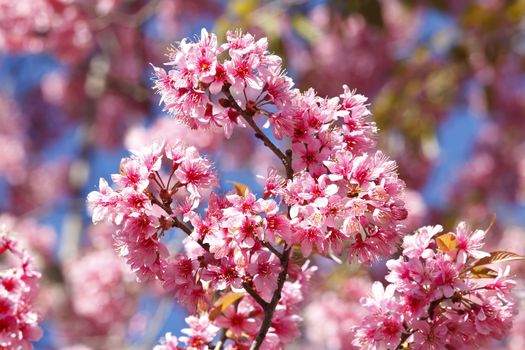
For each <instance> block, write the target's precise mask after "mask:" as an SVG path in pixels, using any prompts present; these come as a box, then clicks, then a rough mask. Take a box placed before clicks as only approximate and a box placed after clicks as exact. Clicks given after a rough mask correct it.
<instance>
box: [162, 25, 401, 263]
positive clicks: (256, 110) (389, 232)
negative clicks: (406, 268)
mask: <svg viewBox="0 0 525 350" xmlns="http://www.w3.org/2000/svg"><path fill="white" fill-rule="evenodd" d="M219 57H227V58H226V59H224V60H220V58H219ZM170 58H171V60H170V62H169V63H168V65H171V66H173V69H171V70H169V71H167V72H166V71H165V70H164V69H161V68H156V76H157V78H156V83H155V85H156V88H157V90H158V92H159V93H160V94H161V96H162V101H163V102H164V103H165V109H166V110H168V111H169V112H170V113H172V114H173V115H174V116H175V117H176V118H177V119H178V120H180V121H182V122H184V123H186V124H188V125H189V126H190V127H192V128H200V129H205V128H208V127H210V126H221V127H223V128H224V131H225V133H226V135H227V136H229V135H231V132H232V129H233V126H235V125H238V126H241V127H246V126H250V127H251V128H253V129H254V130H255V131H256V135H257V137H258V138H260V139H262V140H263V142H264V143H265V145H266V146H268V147H269V148H270V149H271V150H272V151H273V152H274V153H275V154H276V155H277V156H278V157H279V158H280V159H281V161H282V162H283V164H284V165H285V167H286V168H287V169H286V170H287V171H286V180H287V181H284V180H283V179H281V178H280V177H279V174H278V173H277V172H276V171H271V172H269V176H268V178H267V179H266V187H267V189H266V193H265V195H266V196H267V197H274V198H276V199H277V200H278V201H279V202H280V203H282V204H286V205H288V206H290V207H291V211H290V218H291V221H290V222H287V221H286V220H282V219H280V221H279V223H280V224H281V225H287V224H288V223H290V224H291V227H293V229H286V228H285V229H281V230H280V231H281V233H280V238H281V239H284V240H285V241H286V243H288V244H289V245H294V244H300V245H301V249H302V252H303V254H304V255H309V254H310V252H311V251H312V249H313V248H315V249H316V251H319V252H321V253H324V254H341V253H342V250H343V244H342V243H343V241H346V242H348V243H349V245H350V249H349V251H350V254H348V255H349V257H350V259H354V258H356V259H358V260H359V261H362V262H366V261H370V260H374V259H376V258H378V257H380V256H385V255H388V254H389V253H392V252H393V251H394V250H395V245H396V243H397V242H398V241H399V238H400V237H401V236H402V233H401V232H402V227H401V226H400V222H401V221H402V220H403V219H405V218H406V216H407V211H406V209H405V203H404V201H403V199H402V195H403V190H404V183H403V182H402V181H401V180H400V179H399V178H398V177H397V173H396V165H395V163H394V162H393V161H390V160H388V158H387V157H386V156H384V155H383V154H382V153H381V152H380V151H377V150H375V140H374V138H375V134H376V132H377V128H376V126H375V124H374V123H373V122H371V121H369V120H368V118H369V116H370V111H369V110H368V108H367V104H366V101H367V99H366V97H364V96H362V95H359V94H356V93H355V92H353V91H351V90H350V89H349V88H348V87H346V86H345V87H344V92H343V94H341V96H340V97H335V98H330V99H327V98H326V99H325V98H321V97H319V96H317V95H316V94H315V92H314V91H313V90H311V89H310V90H308V91H307V92H305V93H301V92H300V91H299V90H297V89H293V81H292V80H291V79H290V78H289V77H287V76H286V75H285V74H284V73H283V68H282V67H281V59H280V58H279V57H277V56H275V55H271V54H270V53H269V52H268V43H267V40H266V39H265V38H263V39H259V40H257V41H256V40H255V39H254V37H253V36H252V35H250V34H242V33H240V32H235V33H233V32H229V33H228V34H227V42H226V43H225V44H222V45H219V44H218V43H217V38H216V37H215V35H213V34H208V33H207V32H206V30H203V31H202V33H201V38H200V40H199V41H198V42H189V41H187V40H183V41H182V42H181V43H180V44H179V45H178V47H177V48H175V49H174V50H173V52H172V53H171V56H170ZM255 117H260V118H261V119H264V120H263V121H264V124H265V127H271V131H272V133H273V135H274V137H275V138H276V139H279V140H283V141H285V140H286V141H288V142H289V143H290V145H291V149H290V150H289V152H288V153H284V152H282V151H280V150H279V149H278V148H277V147H276V146H275V145H274V144H273V143H272V142H271V141H270V140H269V139H268V138H267V137H266V136H265V135H264V134H263V133H262V130H261V129H260V128H259V126H258V125H257V123H256V122H255V119H254V118H255ZM294 174H295V175H294Z"/></svg>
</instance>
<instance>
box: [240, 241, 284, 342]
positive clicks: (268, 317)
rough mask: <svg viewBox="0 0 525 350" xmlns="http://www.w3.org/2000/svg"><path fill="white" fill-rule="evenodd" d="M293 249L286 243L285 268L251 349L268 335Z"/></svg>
mask: <svg viewBox="0 0 525 350" xmlns="http://www.w3.org/2000/svg"><path fill="white" fill-rule="evenodd" d="M291 251H292V248H291V247H290V248H288V247H287V246H286V245H285V246H284V249H283V254H282V258H281V265H282V267H283V269H282V270H281V272H280V273H279V277H278V279H277V288H276V289H275V292H274V293H273V296H272V300H271V301H270V303H268V305H267V306H266V307H263V309H264V319H263V322H262V324H261V328H260V329H259V333H258V334H257V337H256V338H255V341H254V342H253V343H252V346H251V347H250V350H259V349H260V347H261V345H262V343H263V341H264V338H265V337H266V333H268V330H269V329H270V326H271V324H272V317H273V313H274V311H275V308H276V307H277V304H278V303H279V300H281V293H282V290H283V286H284V282H285V281H286V276H287V275H288V263H289V262H290V253H291Z"/></svg>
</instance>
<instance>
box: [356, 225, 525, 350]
mask: <svg viewBox="0 0 525 350" xmlns="http://www.w3.org/2000/svg"><path fill="white" fill-rule="evenodd" d="M442 230H443V228H442V227H441V226H439V225H437V226H426V227H422V228H420V229H419V230H418V231H416V232H415V234H413V235H411V236H405V238H404V240H403V255H402V256H400V257H399V258H398V259H396V260H389V261H388V262H387V267H388V269H389V273H388V275H387V276H386V280H387V281H388V282H390V284H388V285H387V286H386V287H383V285H382V284H381V283H380V282H375V283H374V284H373V286H372V295H371V296H370V297H367V298H363V301H362V303H363V306H364V307H365V308H366V309H367V310H368V315H367V316H366V317H365V318H364V320H363V321H362V324H361V325H360V326H358V327H356V328H355V332H356V338H355V340H354V342H353V344H354V345H355V346H358V347H359V348H361V349H398V348H402V347H403V346H406V344H408V346H409V347H410V349H444V348H451V349H464V348H478V347H481V346H483V345H484V344H486V343H487V342H489V341H490V340H492V339H501V338H503V337H504V336H505V335H506V334H507V333H508V332H509V330H510V328H511V326H512V320H513V318H514V316H515V314H516V313H517V310H516V301H515V298H514V296H513V294H512V293H511V292H512V289H513V288H514V287H515V285H516V281H515V280H513V279H512V276H510V274H509V273H510V267H509V266H507V267H506V268H499V269H498V270H497V271H496V270H494V269H492V268H491V267H490V265H491V264H495V263H498V262H502V261H508V260H515V259H522V258H523V257H521V256H519V255H517V254H514V253H510V252H505V251H496V252H492V253H487V252H485V251H483V250H482V248H483V245H484V242H483V240H484V238H485V235H486V231H483V230H475V231H472V230H471V229H469V227H468V226H467V225H466V224H465V223H463V222H462V223H460V224H459V225H458V226H457V228H456V230H455V232H449V233H442ZM487 265H489V266H487Z"/></svg>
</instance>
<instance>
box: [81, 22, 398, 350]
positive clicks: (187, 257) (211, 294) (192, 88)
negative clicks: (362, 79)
mask: <svg viewBox="0 0 525 350" xmlns="http://www.w3.org/2000/svg"><path fill="white" fill-rule="evenodd" d="M219 56H220V57H223V56H224V57H227V58H226V59H224V60H219ZM170 57H171V62H170V63H169V65H172V66H173V67H174V69H172V70H169V71H168V72H166V71H165V70H163V69H161V68H156V69H155V72H156V80H155V85H156V88H157V90H158V91H159V93H160V94H161V96H162V101H163V102H164V103H165V108H166V110H168V111H169V112H171V113H172V114H173V115H175V117H176V119H177V120H179V121H182V122H184V123H185V124H187V125H188V126H189V127H191V128H194V129H198V130H200V131H201V132H202V133H207V132H210V131H209V130H213V129H216V128H217V127H221V128H223V129H224V132H225V134H226V136H227V137H230V136H231V134H232V132H233V127H234V126H235V125H238V126H241V127H245V128H251V129H252V130H253V132H254V133H255V136H256V137H257V138H258V139H260V140H261V141H262V142H263V144H264V145H265V146H266V147H267V148H268V149H269V150H270V151H271V152H272V153H273V154H275V155H276V156H277V158H278V159H279V161H280V162H281V163H282V165H283V166H284V170H285V171H284V173H285V174H286V176H283V175H282V174H281V173H280V172H279V171H277V170H276V169H274V168H270V169H268V170H267V176H266V177H263V180H264V192H263V194H262V197H258V196H256V195H255V193H253V192H252V191H251V190H250V189H249V188H247V187H246V186H244V185H241V184H236V185H235V186H234V189H233V190H232V191H230V192H228V193H226V194H225V195H220V194H217V193H215V192H211V193H209V192H208V193H209V195H208V193H205V191H209V190H210V189H211V188H212V187H213V186H214V185H215V184H217V177H216V175H215V173H214V172H213V167H212V165H211V163H210V162H209V161H208V160H207V159H206V158H203V157H201V156H200V155H199V153H198V151H197V150H196V148H194V147H192V146H189V147H188V146H185V145H182V144H181V143H180V142H177V143H175V144H170V143H169V142H160V143H158V142H157V143H153V144H151V145H147V146H145V147H142V148H140V149H138V150H135V151H132V156H131V157H128V158H124V159H123V160H122V162H121V166H120V174H114V175H113V176H112V180H113V182H114V183H115V189H113V188H112V187H110V186H109V184H108V183H107V182H106V181H105V180H103V179H101V180H100V185H99V191H94V192H92V193H90V194H89V196H88V202H89V205H90V207H91V209H92V212H93V222H95V223H97V222H100V221H103V220H108V221H110V222H112V223H113V224H115V225H116V226H117V227H118V229H117V231H116V232H115V234H114V239H115V242H116V246H117V247H118V250H119V253H120V255H121V256H123V257H125V258H126V260H127V262H128V264H129V265H130V266H131V268H132V270H133V271H135V272H136V273H137V275H138V276H139V278H140V279H146V278H148V277H155V278H157V279H159V280H160V281H161V282H162V284H163V286H164V288H165V289H166V291H168V292H169V293H171V294H172V295H173V296H174V297H175V298H176V299H177V300H178V301H179V302H180V303H181V304H183V305H185V306H186V307H187V308H188V309H189V310H191V311H192V312H194V315H204V314H207V315H208V316H207V317H208V320H209V321H210V322H212V323H213V324H214V326H216V327H220V328H222V329H223V332H222V333H223V336H222V338H221V340H220V342H221V344H218V345H220V346H221V348H225V349H238V348H247V347H250V346H251V348H252V349H281V348H283V347H284V346H285V344H288V343H290V342H291V341H293V340H294V339H295V338H296V337H297V336H298V335H299V331H298V329H299V328H298V322H299V321H300V317H299V316H298V307H299V304H300V302H301V301H302V300H303V289H304V286H305V284H306V281H308V279H309V277H310V275H311V273H312V272H313V271H314V270H315V268H312V267H308V266H309V265H308V262H305V263H304V264H303V265H302V266H301V265H300V264H298V263H296V262H294V259H292V258H293V256H294V255H295V254H297V255H298V256H299V255H300V254H299V252H300V253H302V256H303V258H304V257H308V256H310V255H311V254H312V253H313V252H315V253H319V254H322V255H326V256H331V257H332V258H334V259H336V260H338V257H337V256H345V257H348V259H349V260H359V261H361V262H369V261H372V260H375V259H378V258H380V257H382V256H386V255H388V254H389V253H391V252H393V251H394V250H395V247H396V244H397V243H398V242H399V238H400V237H401V236H402V227H403V226H402V225H401V221H402V220H403V219H405V217H406V215H407V211H406V209H405V203H404V201H403V199H402V196H403V190H404V183H403V182H402V181H401V180H399V178H398V177H397V173H396V165H395V163H394V162H393V161H390V160H388V158H387V157H386V156H385V155H383V153H381V152H380V151H377V150H376V149H375V140H374V138H375V134H376V132H377V130H376V127H375V124H374V123H373V122H370V121H368V118H369V116H370V112H369V110H368V108H367V105H366V98H365V97H364V96H362V95H358V94H356V93H355V92H353V91H351V90H350V89H349V88H348V87H346V86H345V87H344V92H343V94H342V95H341V96H340V97H335V98H330V99H328V98H321V97H318V96H316V94H315V92H314V91H313V90H308V91H307V92H305V93H301V92H300V91H299V90H297V89H292V87H293V82H292V80H291V79H290V78H289V77H287V76H286V75H285V74H284V73H283V69H282V67H281V59H280V58H279V57H277V56H275V55H271V54H270V53H269V52H268V43H267V41H266V39H265V38H263V39H259V40H255V38H254V37H253V36H251V35H250V34H242V33H240V32H236V33H231V32H230V33H228V34H227V43H225V44H222V45H219V44H218V43H217V38H216V36H215V35H213V34H211V35H210V34H208V33H207V32H206V30H203V31H202V33H201V38H200V40H199V41H198V42H190V41H187V40H183V41H182V42H181V43H179V45H178V46H177V47H176V48H175V49H174V51H173V52H172V54H171V56H170ZM255 117H261V118H264V119H265V120H264V123H265V127H269V128H271V131H272V133H273V136H274V138H275V139H277V140H281V141H280V142H282V143H284V142H288V145H289V149H288V150H287V151H284V152H283V151H282V150H281V149H280V148H279V146H278V145H277V144H276V143H274V141H272V140H271V139H270V137H269V136H268V135H266V134H265V133H264V132H263V131H262V129H261V128H260V127H259V125H258V122H256V121H255ZM205 199H207V201H208V203H207V204H208V207H207V209H206V210H205V211H204V212H203V211H202V210H200V209H199V204H200V203H201V202H203V201H204V200H205ZM172 228H177V229H179V230H180V231H183V232H184V233H185V234H186V235H187V236H188V237H186V239H185V240H184V245H185V251H183V252H177V253H173V254H172V253H171V252H169V251H168V249H167V248H166V246H165V245H164V244H163V243H162V242H161V238H162V237H163V236H164V235H167V232H168V231H170V230H171V229H172ZM170 232H171V231H170ZM294 247H296V248H298V249H296V250H293V249H294ZM303 261H304V260H303ZM195 317H196V316H195ZM199 319H201V318H199ZM199 337H201V336H200V335H199ZM210 337H211V336H208V335H206V336H202V337H201V338H202V339H201V338H199V340H198V341H195V342H193V341H190V340H186V341H183V342H185V344H186V345H187V347H188V348H190V349H201V348H203V349H204V348H206V347H207V346H209V345H210V344H209V343H210V342H211V338H213V337H211V338H210ZM168 338H169V339H172V340H173V339H174V338H171V337H168ZM203 339H206V340H203ZM179 340H180V339H179ZM169 341H171V340H167V342H169ZM173 342H174V340H173ZM194 343H196V344H199V346H200V347H199V346H196V345H192V344H194Z"/></svg>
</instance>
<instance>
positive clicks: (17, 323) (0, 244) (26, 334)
mask: <svg viewBox="0 0 525 350" xmlns="http://www.w3.org/2000/svg"><path fill="white" fill-rule="evenodd" d="M5 252H10V253H11V255H12V256H9V258H12V257H14V258H15V259H14V260H15V261H16V262H15V263H14V265H15V266H13V267H11V268H7V269H2V271H0V348H2V349H32V348H33V347H32V345H31V342H32V341H36V340H38V339H40V337H41V336H42V329H41V328H40V327H39V325H38V322H39V321H40V319H39V318H40V317H39V315H38V314H37V313H36V312H35V311H34V309H33V304H34V301H35V298H36V296H37V291H38V288H37V280H38V279H39V278H40V273H39V272H37V271H36V270H34V268H33V264H32V261H31V258H30V257H29V255H28V254H27V252H26V251H25V250H24V249H23V248H21V247H20V245H19V243H18V242H17V241H16V240H15V239H13V238H11V237H9V236H8V235H6V234H5V233H2V234H1V235H0V256H2V258H5V255H4V253H5ZM4 261H5V260H4ZM8 261H9V260H8Z"/></svg>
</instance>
